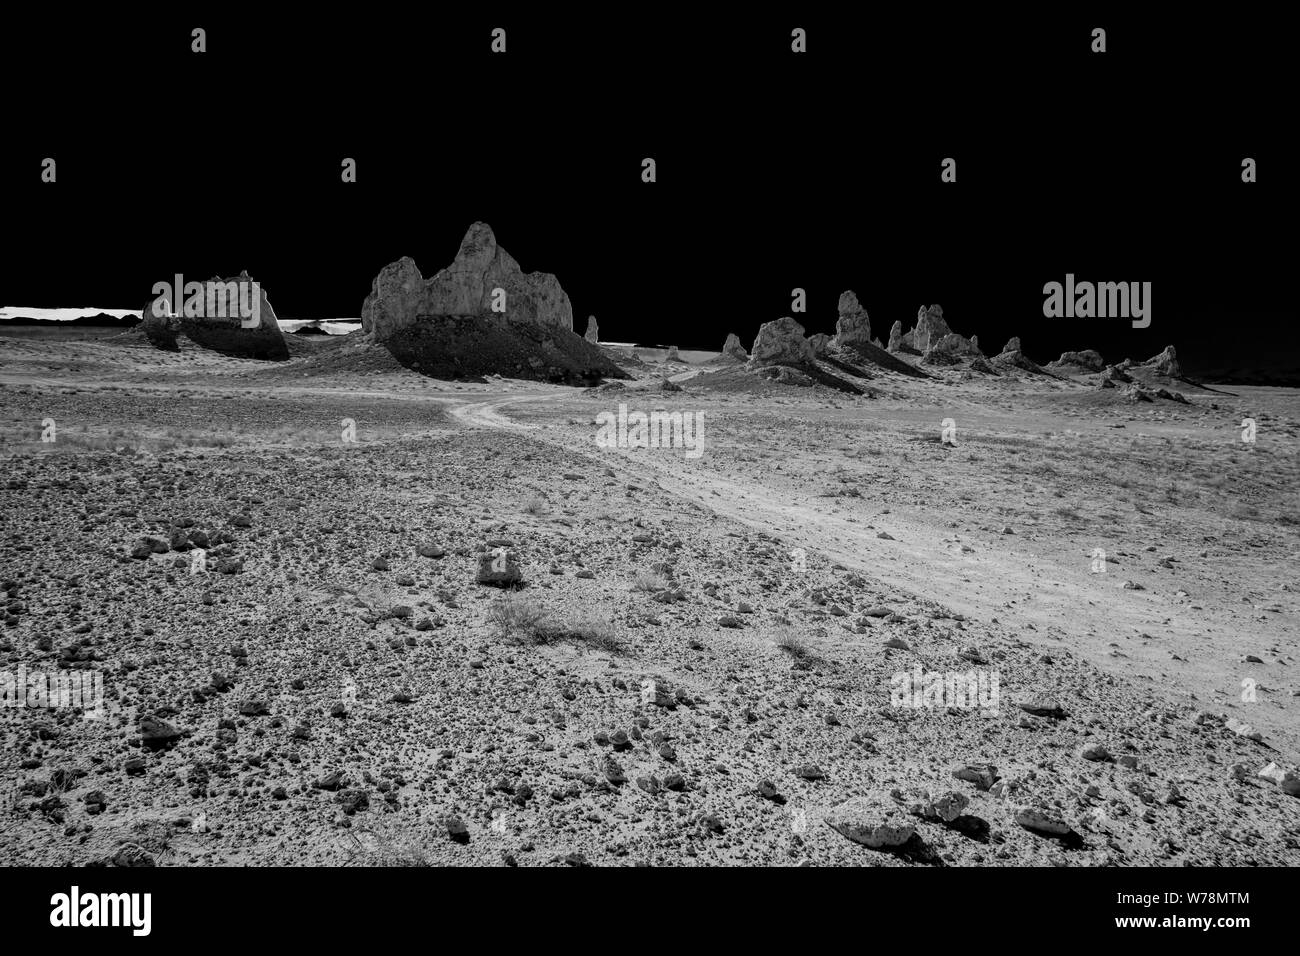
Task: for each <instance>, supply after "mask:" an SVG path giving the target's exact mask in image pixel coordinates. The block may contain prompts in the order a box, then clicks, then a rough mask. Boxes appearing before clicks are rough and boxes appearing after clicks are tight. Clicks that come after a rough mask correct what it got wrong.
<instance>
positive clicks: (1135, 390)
mask: <svg viewBox="0 0 1300 956" xmlns="http://www.w3.org/2000/svg"><path fill="white" fill-rule="evenodd" d="M1119 394H1120V396H1121V397H1122V398H1124V399H1125V400H1126V401H1129V402H1154V401H1155V400H1156V399H1157V398H1163V399H1166V400H1167V401H1171V402H1181V403H1182V404H1184V405H1188V404H1190V403H1189V402H1188V401H1187V398H1186V396H1184V395H1183V394H1182V393H1181V392H1171V391H1170V390H1169V389H1167V388H1147V386H1145V385H1142V384H1140V383H1138V382H1133V383H1132V384H1129V385H1125V386H1124V387H1123V388H1122V389H1120V392H1119Z"/></svg>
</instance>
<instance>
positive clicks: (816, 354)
mask: <svg viewBox="0 0 1300 956" xmlns="http://www.w3.org/2000/svg"><path fill="white" fill-rule="evenodd" d="M830 343H831V337H830V336H829V335H827V334H826V333H825V332H818V333H817V334H816V335H810V336H808V344H809V345H810V346H812V353H813V358H821V357H822V356H823V355H825V354H826V350H827V349H828V348H829V347H830ZM868 344H870V343H868Z"/></svg>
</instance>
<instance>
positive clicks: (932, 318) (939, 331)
mask: <svg viewBox="0 0 1300 956" xmlns="http://www.w3.org/2000/svg"><path fill="white" fill-rule="evenodd" d="M951 332H952V329H950V328H948V323H947V322H945V321H944V319H943V309H942V308H941V307H940V306H938V305H932V306H930V308H928V309H927V308H925V307H924V306H922V307H921V308H920V309H919V310H918V311H917V313H916V328H915V329H913V330H912V347H913V348H916V349H919V350H920V351H922V352H924V351H926V350H927V349H929V348H931V347H933V346H934V345H935V343H937V342H938V341H939V340H940V339H941V338H943V337H944V336H945V335H948V334H949V333H951Z"/></svg>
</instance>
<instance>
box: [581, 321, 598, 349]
mask: <svg viewBox="0 0 1300 956" xmlns="http://www.w3.org/2000/svg"><path fill="white" fill-rule="evenodd" d="M583 338H585V339H586V340H587V341H588V342H590V343H591V344H592V345H595V344H597V343H598V342H600V327H599V326H598V325H597V324H596V317H595V316H594V315H589V316H587V334H586V335H584V336H583Z"/></svg>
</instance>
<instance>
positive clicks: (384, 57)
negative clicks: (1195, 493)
mask: <svg viewBox="0 0 1300 956" xmlns="http://www.w3.org/2000/svg"><path fill="white" fill-rule="evenodd" d="M222 9H223V11H225V12H222V13H220V14H217V13H200V14H193V15H190V14H176V13H172V14H167V15H165V16H163V17H159V16H150V17H149V18H147V19H140V20H138V21H137V20H131V19H126V18H123V16H121V15H115V16H113V17H108V16H103V17H101V18H99V19H92V20H87V19H85V18H84V17H83V18H80V19H74V18H71V17H66V16H55V15H52V14H45V15H42V16H41V18H40V19H37V20H31V21H24V22H22V23H18V22H17V21H11V22H10V23H9V24H8V26H7V28H6V30H5V31H4V34H3V40H0V61H2V65H0V71H3V88H4V93H3V96H4V97H5V100H4V103H3V106H4V120H3V123H4V126H3V128H4V131H5V137H4V138H5V140H6V145H5V148H4V150H3V151H0V152H2V153H3V156H2V157H0V200H2V201H3V206H2V210H3V212H2V217H0V218H2V221H3V223H4V231H5V233H6V235H7V241H6V262H5V266H4V269H3V272H0V304H4V305H25V306H39V307H56V306H80V305H86V306H99V307H116V308H133V307H138V306H140V305H143V303H144V301H145V299H146V298H147V297H148V296H149V293H150V289H151V288H152V286H153V284H154V283H155V282H158V281H164V280H169V279H170V278H171V276H172V275H173V274H174V273H176V272H181V273H183V274H184V275H186V276H187V277H188V278H195V279H205V278H208V277H210V276H212V275H214V274H222V275H228V274H233V273H237V272H238V271H239V270H241V269H247V270H248V271H249V272H250V273H251V274H252V275H253V276H254V277H255V278H257V279H259V280H260V281H261V282H262V284H263V286H264V288H265V289H266V290H267V292H268V294H269V295H270V297H271V301H272V302H273V303H274V304H275V307H276V310H277V312H278V313H279V314H280V315H281V316H282V317H288V318H320V317H336V316H356V315H358V313H359V311H360V307H361V302H362V300H363V299H364V298H365V296H366V294H367V292H368V291H369V288H370V281H371V279H372V278H373V277H374V275H375V273H377V272H378V270H379V269H380V268H381V267H382V266H383V265H384V264H386V263H388V262H390V261H392V260H394V259H396V258H398V257H400V256H402V255H410V256H412V257H413V258H414V259H415V260H416V262H417V263H418V264H419V265H420V267H421V269H422V270H423V271H424V273H425V274H426V275H429V274H432V273H433V272H434V271H436V270H437V269H439V268H441V267H442V266H444V265H446V264H447V263H448V262H449V261H450V260H451V258H452V257H453V256H454V254H455V252H456V248H457V245H458V243H459V240H460V237H461V235H462V234H463V233H464V231H465V229H466V227H467V226H468V225H469V224H470V223H471V222H473V221H474V220H484V221H486V222H488V223H490V224H491V225H492V226H493V228H494V230H495V232H496V234H497V237H498V240H499V241H500V242H501V244H502V245H503V246H504V247H505V248H506V249H507V250H508V251H509V252H510V253H511V254H512V255H513V256H514V257H515V258H516V259H517V260H519V262H520V263H521V265H522V266H523V267H524V268H525V269H527V270H544V271H549V272H554V273H556V274H557V275H558V276H559V278H560V281H561V283H562V285H563V286H564V288H565V290H566V291H567V292H568V293H569V295H570V298H571V299H572V301H573V305H574V311H575V315H576V316H577V324H578V327H579V329H580V330H581V328H582V327H583V325H584V323H585V319H586V316H587V315H589V314H595V315H596V316H597V317H598V319H599V321H600V326H601V331H602V336H603V337H604V338H607V339H617V340H635V341H642V342H659V343H665V344H668V343H675V344H678V345H679V346H682V347H689V346H699V347H712V348H717V347H719V346H720V345H721V343H722V340H723V338H724V337H725V336H726V334H727V333H728V332H732V331H734V332H737V333H738V334H739V335H740V336H741V338H742V339H743V340H746V341H747V342H748V340H750V339H752V337H753V335H754V333H755V332H756V331H757V328H758V326H759V324H760V323H762V322H764V321H767V320H770V319H774V318H777V317H779V316H782V315H786V314H790V293H791V290H792V289H794V288H796V287H800V288H804V289H806V290H807V293H808V300H809V311H808V313H807V314H806V315H798V316H796V317H797V318H799V319H800V320H801V321H802V322H804V324H805V326H806V327H807V328H808V329H809V331H810V332H817V331H825V332H831V331H833V330H834V323H835V302H836V299H837V297H838V295H839V293H840V292H841V291H843V290H844V289H850V288H851V289H854V290H856V291H857V293H858V294H859V297H860V298H861V299H862V301H863V303H864V305H865V306H866V307H867V309H868V311H869V313H870V314H871V317H872V322H873V328H876V329H878V330H879V332H880V334H881V335H882V337H883V336H886V335H887V334H888V329H889V325H890V324H891V323H892V322H893V321H894V320H895V319H903V320H904V322H905V323H909V322H911V321H912V320H913V319H914V317H915V314H916V310H917V307H918V306H920V305H921V304H929V303H932V302H939V303H941V304H942V305H943V306H944V311H945V314H946V316H947V318H948V320H949V322H950V324H951V325H952V326H953V327H954V328H955V329H956V330H958V331H960V332H963V333H966V334H978V335H979V336H980V338H981V342H982V344H984V346H985V349H986V351H987V350H989V349H990V348H992V349H994V350H996V349H997V348H1000V347H1001V345H1002V343H1003V342H1004V341H1005V340H1006V338H1007V337H1008V336H1010V335H1013V334H1018V335H1020V336H1021V337H1022V339H1023V340H1024V344H1025V347H1026V349H1027V351H1028V352H1029V353H1030V354H1031V355H1033V356H1034V357H1036V358H1040V359H1044V360H1045V359H1049V358H1052V357H1054V356H1055V355H1056V354H1057V353H1059V352H1060V351H1062V350H1064V349H1067V348H1085V347H1095V348H1098V349H1100V350H1102V352H1103V353H1104V354H1106V356H1107V357H1108V358H1110V359H1112V360H1117V359H1119V358H1122V357H1124V356H1125V355H1129V356H1132V357H1134V358H1145V357H1146V356H1148V355H1151V354H1154V353H1155V352H1157V351H1159V350H1160V349H1161V348H1163V346H1164V345H1166V344H1169V343H1173V344H1176V345H1178V346H1179V348H1180V351H1181V352H1183V353H1184V354H1185V355H1187V356H1189V357H1190V358H1193V359H1201V358H1203V359H1205V360H1207V361H1208V360H1211V359H1213V360H1215V361H1220V362H1223V361H1227V360H1228V359H1229V358H1231V357H1232V353H1233V350H1234V349H1237V348H1240V349H1241V350H1242V353H1243V354H1242V358H1241V361H1242V362H1243V363H1250V362H1259V361H1268V362H1272V363H1282V364H1286V363H1290V364H1295V365H1300V360H1297V352H1300V341H1298V339H1297V333H1296V331H1295V328H1296V324H1295V321H1294V320H1295V318H1296V310H1295V308H1294V306H1293V304H1292V302H1293V297H1292V293H1291V292H1290V288H1289V287H1290V283H1289V279H1290V276H1291V274H1292V266H1291V261H1290V260H1291V258H1292V248H1293V246H1294V242H1293V241H1292V240H1291V222H1292V220H1293V213H1294V209H1295V202H1294V199H1295V192H1294V186H1293V185H1292V184H1291V180H1292V179H1293V175H1292V170H1291V169H1290V168H1289V161H1290V155H1289V153H1287V152H1284V151H1283V143H1284V141H1285V140H1286V139H1287V138H1288V135H1287V127H1288V126H1289V125H1290V124H1291V123H1292V122H1293V120H1292V119H1291V118H1290V107H1291V104H1289V103H1288V102H1287V97H1286V91H1287V90H1288V89H1289V83H1287V82H1286V77H1285V75H1284V70H1285V63H1286V62H1287V51H1286V50H1285V48H1284V46H1283V36H1284V33H1283V30H1282V26H1281V23H1280V22H1278V23H1272V24H1270V23H1269V20H1268V16H1267V15H1264V14H1252V16H1251V18H1250V20H1249V22H1245V21H1243V22H1227V23H1225V22H1222V20H1216V21H1215V22H1214V23H1213V24H1210V23H1206V22H1202V21H1196V20H1190V19H1189V20H1186V21H1182V22H1179V23H1176V24H1174V23H1167V22H1159V21H1155V20H1153V21H1150V22H1139V21H1136V20H1134V19H1133V18H1132V17H1131V16H1128V15H1122V14H1118V13H1109V12H1106V11H1104V10H1100V9H1094V10H1092V11H1091V12H1088V13H1086V14H1080V15H1077V16H1076V15H1071V14H1065V15H1058V14H1052V15H1047V14H1033V15H1030V16H1028V17H1026V16H1024V15H1017V14H1012V13H996V14H988V13H966V14H962V15H959V16H953V15H947V14H942V13H936V12H935V11H933V10H931V9H930V8H926V10H925V11H923V12H921V13H918V14H916V15H913V16H911V17H910V18H902V17H900V16H899V15H897V14H890V15H885V14H872V15H864V14H850V13H848V12H843V13H840V12H835V13H832V12H830V10H833V8H828V10H827V11H823V12H821V13H818V14H815V15H809V14H808V12H807V8H806V6H803V5H797V6H796V5H792V6H791V7H790V9H789V11H787V12H782V11H781V10H779V9H767V8H765V9H764V11H763V12H761V13H760V12H755V11H747V12H746V14H745V15H744V17H743V19H742V18H740V17H739V14H736V15H733V16H730V17H723V16H717V15H712V16H711V15H708V14H702V13H700V12H698V11H695V10H693V9H689V8H688V9H687V10H684V11H672V12H670V11H662V12H656V11H657V10H658V9H659V8H654V7H652V8H644V9H643V8H628V10H627V11H626V12H605V13H601V14H599V15H597V14H594V13H593V14H590V15H589V16H587V17H586V18H585V19H584V18H583V17H582V16H581V15H579V14H577V13H565V14H563V15H560V16H558V17H556V16H552V17H549V18H547V17H544V16H542V15H540V14H537V13H533V14H528V15H524V14H518V13H513V12H506V11H503V10H494V11H492V12H490V13H486V14H481V15H476V14H473V13H461V14H456V15H454V17H452V16H449V15H448V14H447V13H446V12H445V11H438V10H436V9H432V8H430V9H426V10H423V11H411V12H407V13H402V14H397V13H395V12H391V11H390V12H388V13H384V14H381V13H376V14H375V15H374V16H373V18H369V17H368V14H367V12H366V11H365V10H364V9H362V10H360V11H353V12H351V13H349V14H348V15H347V16H346V17H343V16H341V15H339V14H331V13H329V12H327V11H325V10H321V11H320V12H317V13H315V14H312V15H309V16H303V15H299V16H298V17H296V18H295V19H294V20H293V21H292V22H290V21H284V22H280V21H273V20H270V19H267V18H266V16H265V15H249V16H246V17H245V16H241V15H238V14H235V13H231V12H229V8H224V7H223V8H222ZM1096 25H1101V26H1106V27H1107V30H1108V37H1107V41H1108V46H1109V50H1108V52H1107V53H1106V54H1104V55H1100V56H1098V55H1094V54H1091V53H1090V52H1089V49H1088V46H1089V41H1090V37H1089V32H1090V30H1091V28H1092V27H1093V26H1096ZM193 26H204V27H205V28H206V29H207V31H208V52H207V53H205V54H202V55H194V54H192V53H190V51H189V47H190V29H191V28H192V27H193ZM494 26H503V27H505V28H506V30H507V45H508V52H507V53H506V54H505V55H504V56H494V55H493V54H491V53H490V52H489V42H490V36H489V34H490V31H491V29H492V27H494ZM793 26H802V27H804V28H806V29H807V30H808V31H809V47H810V49H809V53H808V54H806V55H804V56H795V55H793V54H791V53H790V52H789V43H790V29H791V28H792V27H793ZM52 67H53V68H52ZM45 156H53V157H55V159H56V160H57V162H58V182H57V183H55V184H53V185H50V184H43V183H41V182H40V181H39V175H40V162H41V159H42V158H43V157H45ZM345 156H347V157H353V158H355V159H356V160H357V162H358V173H359V176H358V179H359V181H358V182H357V183H356V184H354V185H350V184H349V185H345V184H343V183H342V182H340V178H339V171H340V165H339V164H340V161H341V160H342V158H343V157H345ZM645 156H653V157H654V158H655V159H656V161H657V163H658V182H656V183H654V184H645V183H642V182H641V179H640V168H641V167H640V163H641V159H642V158H643V157H645ZM946 156H952V157H955V158H956V159H957V161H958V181H957V183H955V184H944V183H941V182H940V181H939V164H940V161H941V160H942V159H943V158H944V157H946ZM1244 156H1252V157H1254V158H1255V159H1256V160H1257V161H1258V164H1259V179H1260V181H1259V182H1258V183H1255V184H1253V185H1249V186H1248V185H1245V184H1243V183H1242V182H1241V181H1240V164H1241V159H1242V157H1244ZM1067 272H1072V273H1074V274H1075V275H1076V276H1078V277H1079V278H1081V279H1092V280H1097V281H1150V282H1152V283H1153V302H1152V305H1153V314H1152V318H1153V322H1152V326H1151V328H1149V329H1146V330H1135V329H1132V328H1131V327H1130V326H1129V325H1128V323H1126V322H1123V321H1101V320H1092V321H1090V322H1087V321H1077V322H1070V321H1065V320H1055V321H1053V320H1048V319H1045V318H1043V315H1042V300H1043V294H1042V287H1043V284H1044V283H1045V282H1048V281H1052V280H1061V279H1063V278H1064V276H1065V274H1066V273H1067ZM1247 328H1249V329H1251V330H1252V332H1253V334H1256V335H1262V337H1263V338H1264V339H1265V340H1267V341H1268V342H1269V343H1270V348H1269V349H1268V350H1267V353H1268V354H1267V355H1266V356H1262V357H1261V356H1259V355H1258V354H1256V355H1254V356H1251V355H1250V354H1248V352H1247V349H1246V345H1245V344H1244V342H1243V337H1242V332H1243V330H1245V329H1247ZM1233 360H1234V361H1235V359H1233Z"/></svg>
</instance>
